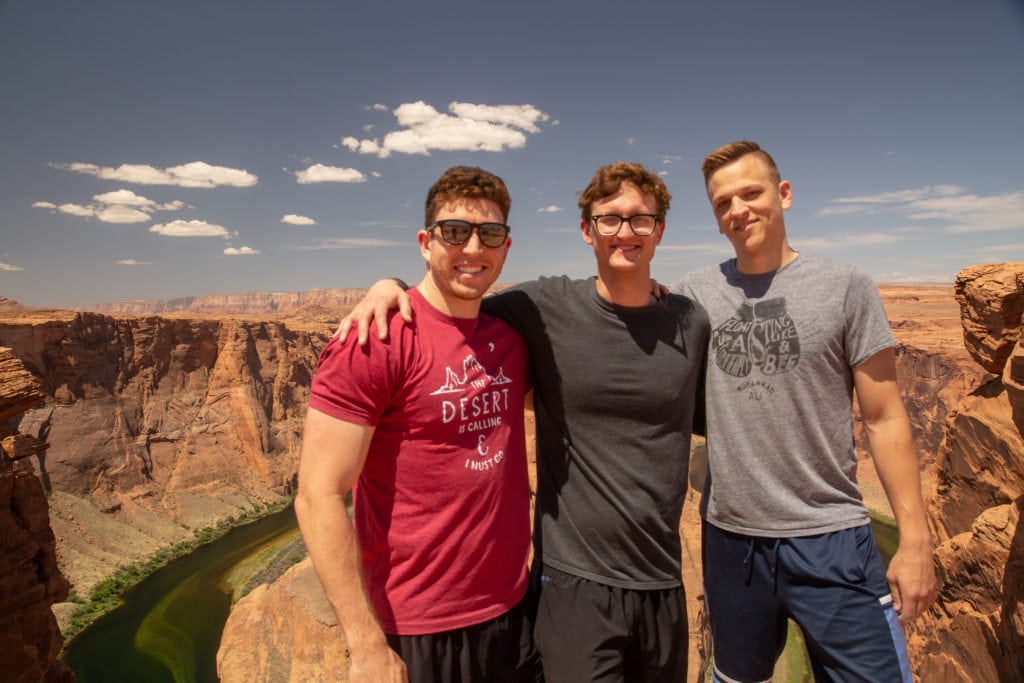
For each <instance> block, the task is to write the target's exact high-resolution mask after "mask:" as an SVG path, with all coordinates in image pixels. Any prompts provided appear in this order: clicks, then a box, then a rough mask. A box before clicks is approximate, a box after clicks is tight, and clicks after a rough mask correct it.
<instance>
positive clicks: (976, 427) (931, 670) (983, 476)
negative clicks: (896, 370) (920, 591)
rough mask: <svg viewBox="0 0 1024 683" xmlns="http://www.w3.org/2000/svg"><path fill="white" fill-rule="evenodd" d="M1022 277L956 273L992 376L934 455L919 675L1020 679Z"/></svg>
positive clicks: (971, 337) (975, 345)
mask: <svg viewBox="0 0 1024 683" xmlns="http://www.w3.org/2000/svg"><path fill="white" fill-rule="evenodd" d="M1022 282H1024V263H1010V264H993V265H986V266H975V267H972V268H967V269H965V270H963V271H961V273H960V275H959V277H958V278H957V284H956V291H957V299H958V301H959V303H960V309H961V314H962V316H963V327H964V343H965V345H966V346H967V348H968V350H969V351H970V353H971V355H972V356H973V357H974V358H975V360H977V362H978V363H979V364H980V365H981V366H983V367H984V369H985V370H987V371H988V372H991V373H995V374H996V375H997V376H996V377H995V378H993V379H992V380H991V381H989V382H988V383H986V384H985V385H984V386H982V387H980V388H979V389H978V390H976V391H974V392H973V393H971V395H969V396H967V397H966V398H964V399H963V400H962V401H961V402H960V404H959V405H958V406H957V408H956V410H955V412H954V413H953V414H952V415H951V417H950V419H949V422H948V427H947V433H946V439H945V441H944V442H943V444H942V448H941V450H940V453H939V462H938V465H939V470H938V485H937V488H936V491H935V495H934V497H933V498H932V499H931V501H930V503H929V511H928V515H929V524H930V526H931V529H932V533H933V534H934V536H935V541H936V544H937V549H936V560H937V563H938V567H939V572H938V573H939V580H940V590H939V595H938V599H937V600H936V602H935V604H934V605H933V606H932V608H931V609H930V610H929V611H928V612H927V613H926V614H925V615H924V616H922V617H921V618H919V619H918V620H917V622H916V623H914V624H913V627H912V629H911V638H910V648H911V654H912V656H913V660H914V668H915V672H916V673H917V675H918V676H919V678H920V680H922V681H961V680H970V681H977V682H987V681H993V682H996V681H1020V680H1024V527H1022V526H1021V524H1020V520H1021V512H1022V510H1024V426H1022V420H1021V411H1020V402H1019V401H1020V388H1019V387H1020V377H1021V375H1020V372H1021V355H1020V348H1021V342H1020V334H1021V312H1022V310H1024V286H1022ZM1007 378H1009V381H1007Z"/></svg>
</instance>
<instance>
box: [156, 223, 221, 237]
mask: <svg viewBox="0 0 1024 683" xmlns="http://www.w3.org/2000/svg"><path fill="white" fill-rule="evenodd" d="M149 231H150V232H155V233H157V234H158V235H165V236H167V237H230V233H228V231H227V229H225V228H224V227H223V226H220V225H215V224H213V223H207V222H206V221H171V222H170V223H161V224H159V225H154V226H153V227H151V228H150V229H149Z"/></svg>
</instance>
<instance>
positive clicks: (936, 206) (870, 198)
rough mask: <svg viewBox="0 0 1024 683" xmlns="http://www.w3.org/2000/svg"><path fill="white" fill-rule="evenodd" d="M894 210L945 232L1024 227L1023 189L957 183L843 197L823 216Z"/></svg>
mask: <svg viewBox="0 0 1024 683" xmlns="http://www.w3.org/2000/svg"><path fill="white" fill-rule="evenodd" d="M887 211H888V212H893V213H896V214H898V215H900V216H902V217H903V218H904V219H906V220H911V221H930V222H933V223H934V222H938V223H940V224H945V228H944V230H945V232H948V233H967V232H993V231H998V230H1020V229H1024V190H1019V191H1017V192H1007V193H1004V194H998V195H989V196H980V195H976V194H970V193H968V192H967V191H966V190H965V189H964V188H962V187H959V186H956V185H929V186H926V187H921V188H916V189H908V190H900V191H897V192H882V193H879V194H874V195H859V196H854V197H840V198H838V199H833V200H832V206H827V207H825V208H824V209H822V210H821V211H820V212H819V215H822V216H836V215H849V214H854V213H872V214H876V213H883V212H887Z"/></svg>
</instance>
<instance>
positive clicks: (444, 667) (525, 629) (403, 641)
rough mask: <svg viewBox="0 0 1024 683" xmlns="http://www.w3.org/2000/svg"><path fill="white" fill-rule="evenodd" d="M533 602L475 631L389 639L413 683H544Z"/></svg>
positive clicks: (525, 601)
mask: <svg viewBox="0 0 1024 683" xmlns="http://www.w3.org/2000/svg"><path fill="white" fill-rule="evenodd" d="M530 601H531V598H530V596H529V595H527V597H525V598H523V600H522V602H520V603H519V604H518V605H516V606H515V607H513V608H512V609H511V610H509V611H508V612H505V614H502V615H501V616H499V617H496V618H494V619H491V620H490V621H485V622H483V623H480V624H474V625H473V626H467V627H465V628H458V629H454V630H452V631H443V632H441V633H428V634H425V635H416V636H396V635H392V634H388V636H387V638H388V644H389V645H390V646H391V649H393V650H394V651H395V652H397V653H398V656H399V657H401V658H402V661H403V662H405V668H406V670H407V671H408V672H409V683H492V682H494V683H537V682H539V681H543V680H544V679H543V676H542V675H541V671H540V661H539V658H538V657H537V651H536V649H535V648H534V645H533V624H532V622H531V620H530V614H531V608H530Z"/></svg>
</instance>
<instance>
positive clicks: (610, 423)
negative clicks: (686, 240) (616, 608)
mask: <svg viewBox="0 0 1024 683" xmlns="http://www.w3.org/2000/svg"><path fill="white" fill-rule="evenodd" d="M483 312H485V313H487V314H489V315H494V316H496V317H499V318H502V319H503V320H505V321H507V322H508V323H509V324H511V325H512V327H514V328H515V329H516V330H517V331H518V332H519V333H520V334H522V335H523V337H524V338H525V339H526V342H527V345H528V346H529V348H530V356H531V362H532V367H533V375H534V408H535V412H536V417H537V508H536V519H535V526H534V543H535V551H536V552H537V553H538V554H539V555H540V557H541V558H542V560H543V562H544V563H545V564H548V565H550V566H552V567H554V568H556V569H559V570H561V571H564V572H568V573H570V574H573V575H575V576H579V577H583V578H586V579H590V580H592V581H597V582H599V583H603V584H605V585H611V586H618V587H621V588H630V589H660V588H669V587H673V586H678V585H680V570H681V566H680V562H681V548H680V543H679V518H680V515H681V512H682V507H683V500H684V498H685V494H686V485H687V477H686V474H687V465H688V462H689V453H690V435H691V430H692V426H693V422H694V417H695V412H696V410H697V404H698V403H699V404H700V408H701V409H702V408H703V404H702V401H699V402H698V401H697V400H696V397H697V394H698V388H699V386H700V380H701V378H702V372H703V365H704V359H705V354H706V349H707V342H708V334H709V327H708V320H707V315H706V314H705V312H704V311H703V309H701V308H700V307H699V306H696V305H695V304H694V303H693V302H692V301H690V300H689V299H687V298H685V297H681V296H674V295H673V296H669V297H666V298H665V299H664V300H663V301H662V302H660V303H658V304H655V305H651V306H644V307H641V308H625V307H621V306H615V305H613V304H611V303H609V302H607V301H605V300H604V299H602V298H601V297H600V296H599V295H598V294H597V290H596V280H595V278H590V279H587V280H575V281H574V280H570V279H568V278H565V277H553V278H541V279H540V280H536V281H533V282H528V283H524V284H522V285H519V286H517V287H515V288H512V289H509V290H505V291H503V292H501V293H500V294H498V295H495V296H492V297H487V298H486V299H484V302H483ZM698 419H700V416H698Z"/></svg>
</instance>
